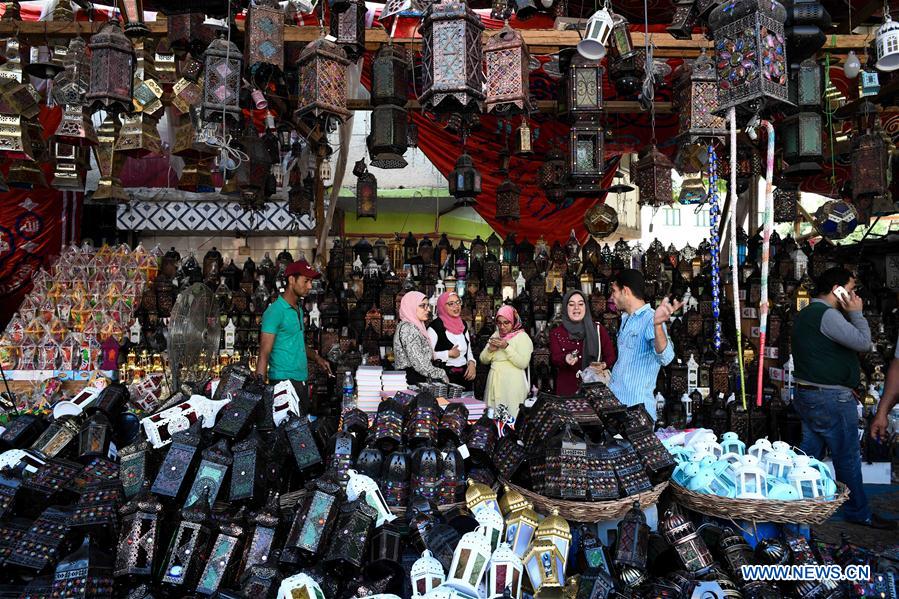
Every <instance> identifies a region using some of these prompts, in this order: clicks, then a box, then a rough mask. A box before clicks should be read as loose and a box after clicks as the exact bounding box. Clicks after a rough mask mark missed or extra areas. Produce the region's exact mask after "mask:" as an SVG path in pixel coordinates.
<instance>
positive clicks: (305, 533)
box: [281, 478, 341, 564]
mask: <svg viewBox="0 0 899 599" xmlns="http://www.w3.org/2000/svg"><path fill="white" fill-rule="evenodd" d="M340 494H341V491H340V486H339V485H338V484H336V483H335V482H333V481H329V480H324V478H319V479H317V480H316V481H315V483H313V488H312V494H311V495H309V496H308V498H307V499H306V502H305V504H304V505H303V509H298V510H297V511H296V515H295V517H294V521H293V524H292V526H291V528H290V532H288V533H287V539H286V540H285V541H284V549H283V551H282V553H281V561H282V562H285V563H289V564H294V563H299V562H300V561H305V560H311V559H315V558H316V556H318V555H320V554H321V551H322V549H323V547H324V544H325V542H326V541H327V540H328V537H329V536H330V533H331V530H332V529H333V528H334V524H335V522H336V520H337V514H338V509H339V508H338V506H339V499H338V497H339V495H340Z"/></svg>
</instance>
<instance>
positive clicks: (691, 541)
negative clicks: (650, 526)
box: [659, 509, 715, 573]
mask: <svg viewBox="0 0 899 599" xmlns="http://www.w3.org/2000/svg"><path fill="white" fill-rule="evenodd" d="M659 529H660V531H661V533H662V534H663V535H665V540H666V541H668V543H669V544H671V546H673V547H674V549H675V550H676V551H677V554H678V556H680V559H681V562H682V563H683V564H684V568H686V569H687V571H688V572H692V573H702V572H705V571H707V570H708V569H709V568H710V567H711V566H712V565H713V564H714V563H715V562H714V559H712V555H711V553H709V548H708V547H707V546H706V544H705V541H703V540H702V537H700V536H699V534H698V533H697V532H696V529H695V527H694V526H693V523H692V522H691V521H690V520H689V519H688V518H686V517H685V516H684V515H683V514H681V513H680V512H675V511H673V510H670V509H669V510H668V511H667V512H665V516H664V517H663V518H662V520H661V522H659Z"/></svg>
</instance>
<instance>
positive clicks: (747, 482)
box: [737, 455, 768, 499]
mask: <svg viewBox="0 0 899 599" xmlns="http://www.w3.org/2000/svg"><path fill="white" fill-rule="evenodd" d="M767 491H768V486H767V484H766V473H765V471H764V470H762V468H761V466H759V462H758V460H756V458H755V456H752V455H744V456H743V460H742V463H741V464H740V466H738V467H737V497H738V498H740V499H764V498H765V493H766V492H767Z"/></svg>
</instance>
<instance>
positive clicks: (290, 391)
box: [272, 380, 300, 426]
mask: <svg viewBox="0 0 899 599" xmlns="http://www.w3.org/2000/svg"><path fill="white" fill-rule="evenodd" d="M272 395H273V398H272V419H273V420H274V423H275V426H281V425H282V424H284V423H285V422H287V420H288V418H290V414H291V413H293V414H296V415H297V416H300V397H299V396H298V395H297V392H296V389H294V388H293V383H291V382H290V381H289V380H285V381H281V382H280V383H277V384H276V385H275V386H274V387H273V389H272Z"/></svg>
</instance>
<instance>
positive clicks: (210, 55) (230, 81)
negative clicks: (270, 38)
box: [201, 34, 243, 122]
mask: <svg viewBox="0 0 899 599" xmlns="http://www.w3.org/2000/svg"><path fill="white" fill-rule="evenodd" d="M220 35H221V34H220ZM203 64H204V71H203V100H202V104H201V106H202V109H203V120H204V121H216V122H218V121H221V120H222V119H228V120H230V121H232V122H239V121H240V119H241V116H242V113H241V111H240V86H241V72H242V70H243V55H242V54H241V52H240V50H239V49H238V48H237V45H236V44H234V43H233V42H230V41H228V40H227V39H225V38H223V37H219V38H218V39H216V40H215V41H213V42H212V43H210V44H209V46H208V47H207V48H206V51H205V52H204V53H203Z"/></svg>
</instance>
